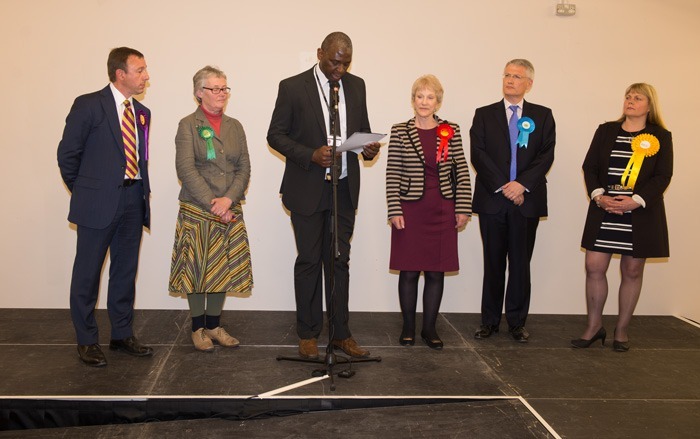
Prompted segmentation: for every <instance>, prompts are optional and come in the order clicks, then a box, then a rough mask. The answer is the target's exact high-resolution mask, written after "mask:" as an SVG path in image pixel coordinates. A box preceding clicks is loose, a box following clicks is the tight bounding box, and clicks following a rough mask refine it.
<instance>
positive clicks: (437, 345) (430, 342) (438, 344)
mask: <svg viewBox="0 0 700 439" xmlns="http://www.w3.org/2000/svg"><path fill="white" fill-rule="evenodd" d="M420 336H421V338H422V339H423V341H424V342H425V344H426V345H427V346H428V347H429V348H430V349H435V350H438V351H439V350H440V349H442V347H443V346H444V343H443V342H442V340H440V337H438V336H437V335H436V336H435V337H426V336H425V334H423V333H422V332H421V334H420Z"/></svg>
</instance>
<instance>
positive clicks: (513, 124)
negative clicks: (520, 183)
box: [508, 105, 520, 181]
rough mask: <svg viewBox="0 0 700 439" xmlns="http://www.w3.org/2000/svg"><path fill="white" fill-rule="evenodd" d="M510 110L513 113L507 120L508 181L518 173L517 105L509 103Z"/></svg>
mask: <svg viewBox="0 0 700 439" xmlns="http://www.w3.org/2000/svg"><path fill="white" fill-rule="evenodd" d="M508 108H510V110H511V111H512V112H513V115H512V116H510V121H508V131H509V132H510V181H513V180H515V177H517V175H518V168H517V165H518V145H517V142H518V120H520V118H519V117H518V106H517V105H511V106H510V107H508Z"/></svg>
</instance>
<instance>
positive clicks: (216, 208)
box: [210, 197, 233, 217]
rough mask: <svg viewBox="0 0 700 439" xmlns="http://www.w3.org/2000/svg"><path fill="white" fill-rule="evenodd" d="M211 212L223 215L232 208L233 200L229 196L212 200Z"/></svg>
mask: <svg viewBox="0 0 700 439" xmlns="http://www.w3.org/2000/svg"><path fill="white" fill-rule="evenodd" d="M210 204H211V213H213V214H214V215H216V216H219V217H223V216H224V214H225V213H226V212H228V210H229V209H230V208H231V204H233V200H231V199H230V198H228V197H220V198H214V199H213V200H211V203H210Z"/></svg>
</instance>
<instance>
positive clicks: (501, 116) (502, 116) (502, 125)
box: [492, 100, 510, 154]
mask: <svg viewBox="0 0 700 439" xmlns="http://www.w3.org/2000/svg"><path fill="white" fill-rule="evenodd" d="M492 108H493V117H494V119H496V125H497V126H498V130H499V131H500V132H501V134H502V135H503V136H505V145H507V146H508V151H509V154H510V131H509V130H508V117H507V116H506V110H505V107H504V106H503V101H502V100H501V101H498V102H496V103H495V104H493V107H492Z"/></svg>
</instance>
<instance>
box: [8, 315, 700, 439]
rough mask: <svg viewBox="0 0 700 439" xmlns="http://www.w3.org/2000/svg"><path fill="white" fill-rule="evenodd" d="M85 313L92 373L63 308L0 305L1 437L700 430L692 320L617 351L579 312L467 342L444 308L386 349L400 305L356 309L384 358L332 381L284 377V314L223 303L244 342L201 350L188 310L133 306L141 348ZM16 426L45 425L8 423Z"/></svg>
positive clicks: (698, 352)
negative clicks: (434, 335) (432, 336)
mask: <svg viewBox="0 0 700 439" xmlns="http://www.w3.org/2000/svg"><path fill="white" fill-rule="evenodd" d="M98 321H99V322H100V328H101V329H102V338H101V344H102V346H103V348H104V351H105V354H106V356H107V361H108V362H109V364H108V366H107V367H105V368H100V369H95V368H90V367H87V366H84V365H83V364H82V363H80V361H79V359H78V356H77V352H76V349H75V342H74V333H73V328H72V325H71V323H70V317H69V312H68V311H67V310H40V309H20V310H15V309H0V371H1V375H2V379H0V437H22V438H25V437H71V438H94V437H114V436H121V437H144V438H146V437H156V436H157V437H169V438H171V437H231V436H236V437H250V438H259V437H287V438H306V437H314V438H315V437H318V438H321V437H323V438H327V437H379V436H381V437H383V438H394V437H400V438H414V437H420V438H423V437H425V438H436V437H459V438H461V437H475V438H499V439H500V438H527V437H533V438H545V437H562V438H594V437H596V438H623V437H628V438H657V437H678V438H687V437H700V416H698V413H700V367H699V366H698V365H699V364H700V327H698V325H696V324H693V323H692V322H686V321H683V320H681V319H677V318H674V317H656V316H639V317H635V318H634V319H633V323H632V328H631V331H630V337H631V349H630V351H629V352H627V353H616V352H613V351H612V349H611V341H608V342H606V347H605V348H601V346H600V343H598V344H596V345H595V347H591V348H589V349H584V350H574V349H572V348H570V347H569V340H570V339H571V338H575V337H578V336H579V333H580V331H581V329H582V328H583V326H584V324H585V317H584V316H560V315H533V316H531V317H530V319H529V320H528V326H527V327H528V330H529V332H530V334H531V338H530V343H528V344H525V345H523V344H518V343H516V342H514V341H513V340H512V339H511V338H510V336H509V335H508V333H507V332H505V328H504V327H503V328H502V330H504V332H501V333H499V334H496V335H495V336H493V337H492V338H490V339H488V340H475V339H473V338H472V334H473V331H474V329H475V328H476V327H477V326H478V324H479V316H478V315H476V314H453V313H446V314H443V315H442V316H441V318H440V319H439V322H438V332H439V333H440V335H441V337H442V339H443V341H444V342H445V349H444V350H442V351H432V350H430V349H428V348H427V347H426V346H425V345H424V344H423V343H422V342H420V341H417V342H416V345H415V346H412V347H403V346H399V345H398V343H397V338H398V335H399V332H400V330H401V316H400V314H399V313H353V314H352V316H351V327H352V328H353V333H354V335H355V338H356V339H357V340H358V341H359V342H361V344H362V345H363V346H365V347H367V348H369V349H370V350H371V351H372V354H373V355H377V356H380V357H381V362H371V363H355V364H353V365H352V370H353V371H355V372H356V375H355V376H353V377H352V378H350V379H344V378H338V377H336V378H335V383H336V385H337V388H336V390H335V391H331V390H330V381H329V379H328V378H321V379H319V380H318V381H310V382H307V383H305V384H303V385H300V386H297V385H298V383H300V382H304V381H306V380H310V379H311V372H312V370H313V369H314V368H315V366H314V365H310V364H305V363H298V362H291V361H277V356H279V355H289V356H292V357H294V356H296V350H297V337H296V333H295V330H294V324H295V317H294V313H293V312H261V311H224V316H223V317H222V323H223V324H224V325H225V326H226V328H227V330H228V331H229V332H230V333H231V334H232V335H234V336H236V337H237V338H239V339H240V340H241V344H242V345H241V347H240V348H237V349H226V348H220V347H218V346H217V348H216V350H215V351H214V352H213V353H200V352H197V351H195V350H194V349H193V348H192V345H191V341H190V336H189V334H190V328H189V325H190V322H189V317H188V312H186V311H179V310H162V311H138V312H137V316H136V321H135V331H136V333H137V335H138V336H139V337H140V339H141V340H142V341H143V342H144V343H146V344H149V345H151V346H153V347H154V348H155V351H156V353H155V355H154V356H153V357H152V358H133V357H129V356H127V355H125V354H122V353H115V352H112V351H109V350H108V349H107V345H108V342H109V340H108V337H109V330H108V327H109V323H108V320H107V316H106V312H105V311H103V310H100V311H98ZM419 321H420V319H419ZM605 323H606V327H607V328H608V331H609V334H608V336H609V337H610V338H612V329H613V327H614V318H613V317H610V318H606V321H605ZM502 326H505V325H502ZM322 341H325V339H323V338H322ZM344 368H345V366H344V365H338V366H337V367H336V368H335V369H336V371H339V370H343V369H344ZM66 425H80V426H66ZM28 426H41V427H43V428H35V429H16V428H22V427H24V428H26V427H28ZM57 426H60V427H57ZM9 428H15V430H12V431H8V429H9Z"/></svg>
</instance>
